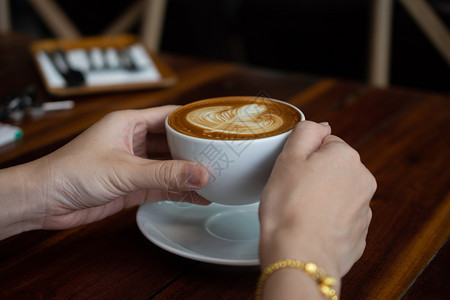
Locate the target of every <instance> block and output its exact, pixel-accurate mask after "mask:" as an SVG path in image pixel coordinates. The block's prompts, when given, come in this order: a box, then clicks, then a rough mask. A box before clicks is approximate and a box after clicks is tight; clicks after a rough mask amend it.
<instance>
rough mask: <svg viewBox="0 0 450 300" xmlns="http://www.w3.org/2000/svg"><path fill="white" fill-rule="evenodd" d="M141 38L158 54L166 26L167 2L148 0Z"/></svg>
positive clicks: (163, 0)
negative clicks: (164, 26)
mask: <svg viewBox="0 0 450 300" xmlns="http://www.w3.org/2000/svg"><path fill="white" fill-rule="evenodd" d="M146 2H147V3H146V7H145V11H144V14H143V20H142V29H141V32H142V33H141V38H142V40H143V41H144V43H145V44H146V45H147V46H148V47H149V48H150V50H152V51H154V52H157V51H158V50H159V45H160V42H161V34H162V30H163V25H164V17H165V11H166V2H167V1H166V0H146Z"/></svg>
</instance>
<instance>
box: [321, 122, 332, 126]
mask: <svg viewBox="0 0 450 300" xmlns="http://www.w3.org/2000/svg"><path fill="white" fill-rule="evenodd" d="M319 124H320V125H323V126H328V125H330V123H328V122H320V123H319Z"/></svg>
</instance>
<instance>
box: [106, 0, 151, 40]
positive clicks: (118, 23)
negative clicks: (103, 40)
mask: <svg viewBox="0 0 450 300" xmlns="http://www.w3.org/2000/svg"><path fill="white" fill-rule="evenodd" d="M144 8H145V1H143V0H139V1H135V2H134V3H133V5H131V6H130V8H129V9H127V10H126V11H125V12H124V13H123V14H122V15H121V16H119V17H118V18H117V19H116V20H115V21H114V22H113V23H112V24H111V25H110V26H108V28H107V29H106V30H104V31H103V34H106V35H113V34H118V33H122V32H124V31H127V30H128V29H129V28H130V27H131V26H133V24H135V23H136V21H137V20H138V19H139V18H140V17H141V16H142V13H143V11H144Z"/></svg>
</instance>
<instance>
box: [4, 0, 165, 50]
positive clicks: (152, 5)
mask: <svg viewBox="0 0 450 300" xmlns="http://www.w3.org/2000/svg"><path fill="white" fill-rule="evenodd" d="M28 1H29V3H30V5H31V6H32V7H33V8H34V9H35V10H36V12H37V13H38V15H39V16H40V17H41V19H42V20H43V22H45V24H46V25H47V26H48V28H49V29H50V30H51V31H52V33H53V34H54V35H55V36H56V37H58V38H77V37H81V33H80V32H79V30H78V29H77V28H76V27H75V25H74V24H73V23H72V22H71V21H70V19H69V18H68V17H67V15H66V13H65V12H64V11H63V10H62V9H61V8H60V7H59V6H58V4H57V3H55V2H54V1H53V0H28ZM166 2H167V0H136V1H134V2H133V4H132V5H131V6H130V7H129V8H128V10H126V11H125V12H124V13H123V14H122V15H121V16H119V17H118V18H117V19H116V20H115V21H113V22H112V23H111V25H110V26H109V27H108V28H106V29H105V30H104V31H103V32H102V33H101V34H103V35H113V34H118V33H121V32H124V31H126V30H127V29H129V28H130V27H131V26H132V25H134V24H135V22H136V21H137V20H138V19H139V18H142V27H141V33H140V35H141V39H142V40H143V41H144V43H146V44H147V46H148V47H149V48H150V49H151V50H153V51H155V52H157V51H158V50H159V46H160V41H161V34H162V29H163V23H164V15H165V8H166ZM10 23H11V22H10V14H9V0H0V31H8V30H10V28H11V25H10Z"/></svg>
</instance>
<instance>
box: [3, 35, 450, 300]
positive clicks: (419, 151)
mask: <svg viewBox="0 0 450 300" xmlns="http://www.w3.org/2000/svg"><path fill="white" fill-rule="evenodd" d="M27 44H28V41H27V40H26V39H24V38H23V37H21V36H18V35H12V36H11V35H10V36H1V38H0V96H1V97H3V96H4V95H5V94H6V93H9V92H12V91H14V90H17V89H20V88H24V87H26V86H27V85H29V84H35V85H37V87H38V96H39V99H40V100H41V101H44V100H48V99H49V98H48V97H49V96H48V95H46V94H45V92H44V91H43V90H42V85H41V83H40V81H39V78H38V75H37V73H36V71H35V68H34V66H33V65H32V62H31V59H30V57H29V56H28V54H27V48H26V47H27ZM162 58H163V59H164V60H165V61H166V62H167V63H168V64H169V65H170V66H171V67H173V69H174V70H175V71H176V72H177V74H178V76H179V83H178V84H177V85H176V86H174V87H172V88H168V89H161V90H149V91H138V92H128V93H115V94H108V95H106V94H105V95H96V96H84V97H78V98H76V99H75V100H76V106H75V108H74V109H72V110H70V111H64V112H53V113H48V114H47V115H45V116H43V117H41V118H40V119H31V118H25V119H24V120H22V121H21V122H19V123H18V125H19V126H21V127H22V128H23V130H24V138H23V139H22V140H21V141H20V142H18V143H16V144H11V145H9V146H6V147H1V148H0V167H7V166H11V165H15V164H18V163H23V162H26V161H29V160H32V159H35V158H37V157H40V156H42V155H45V154H46V153H48V152H50V151H52V150H54V149H56V148H57V147H59V146H61V145H63V144H64V143H66V142H67V141H69V140H70V139H72V138H73V137H74V136H76V135H77V134H78V133H80V132H81V131H82V130H84V129H85V128H87V127H88V126H89V125H91V124H92V123H94V122H95V121H97V120H99V119H100V118H101V117H102V116H104V115H105V114H106V113H108V112H110V111H114V110H119V109H129V108H144V107H150V106H157V105H162V104H165V103H178V104H183V103H187V102H189V101H192V100H197V99H203V98H207V97H214V96H225V95H258V94H264V95H267V96H270V97H273V98H278V99H283V100H287V101H289V102H290V103H293V104H295V105H297V106H299V107H300V108H301V109H302V110H303V111H304V112H305V114H306V116H307V119H310V120H314V121H328V122H330V123H331V125H332V128H333V132H334V133H335V134H337V135H339V136H341V137H342V138H344V139H345V140H346V141H347V142H348V143H350V144H351V145H352V146H353V147H355V148H356V149H357V150H358V151H359V152H360V154H361V157H362V160H363V162H364V163H365V164H366V165H367V167H368V168H369V169H370V170H371V171H372V172H373V173H374V175H375V177H376V178H377V180H378V191H377V192H376V194H375V196H374V198H373V201H372V204H371V206H372V209H373V221H372V223H371V226H370V230H369V235H368V239H367V248H366V251H365V253H364V255H363V257H362V258H361V259H360V261H358V262H357V263H356V264H355V266H354V267H353V268H352V270H351V271H350V272H349V273H348V275H347V276H346V277H345V278H344V280H343V287H342V299H399V298H402V297H403V299H450V288H449V286H450V284H449V280H448V277H449V275H450V271H449V270H450V256H449V253H450V252H449V250H450V245H449V243H448V237H449V233H450V194H449V186H450V168H449V166H450V165H449V163H448V160H449V159H450V155H449V154H450V134H449V133H450V97H449V96H448V95H447V96H446V95H440V94H436V93H431V92H424V91H418V90H411V89H404V88H389V89H376V88H373V87H370V86H367V85H365V84H364V83H361V82H354V81H349V80H343V79H333V78H316V77H312V76H308V75H302V74H287V73H282V72H273V71H267V70H262V69H255V68H249V67H244V66H238V65H233V64H228V63H221V62H215V61H208V60H203V59H198V58H191V57H181V56H177V55H168V54H166V55H163V56H162ZM136 210H137V209H136V208H134V209H130V210H127V211H124V212H122V213H120V214H117V215H115V216H112V217H110V218H108V219H105V220H103V221H100V222H97V223H94V224H90V225H86V226H81V227H78V228H75V229H72V230H65V231H34V232H27V233H23V234H20V235H18V236H14V237H11V238H9V239H6V240H4V241H1V242H0V298H2V299H14V298H18V299H35V298H39V299H48V298H56V299H67V298H75V299H87V298H98V299H251V298H252V296H253V292H254V287H255V283H256V279H257V277H258V274H259V270H258V268H257V267H230V266H219V265H212V264H208V263H201V262H197V261H193V260H189V259H186V258H182V257H179V256H177V255H174V254H171V253H169V252H167V251H165V250H162V249H160V248H159V247H157V246H155V245H154V244H152V243H151V242H150V241H148V240H147V239H146V238H145V237H144V236H143V235H142V234H141V232H140V231H139V229H138V227H137V225H136V219H135V217H136Z"/></svg>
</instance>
